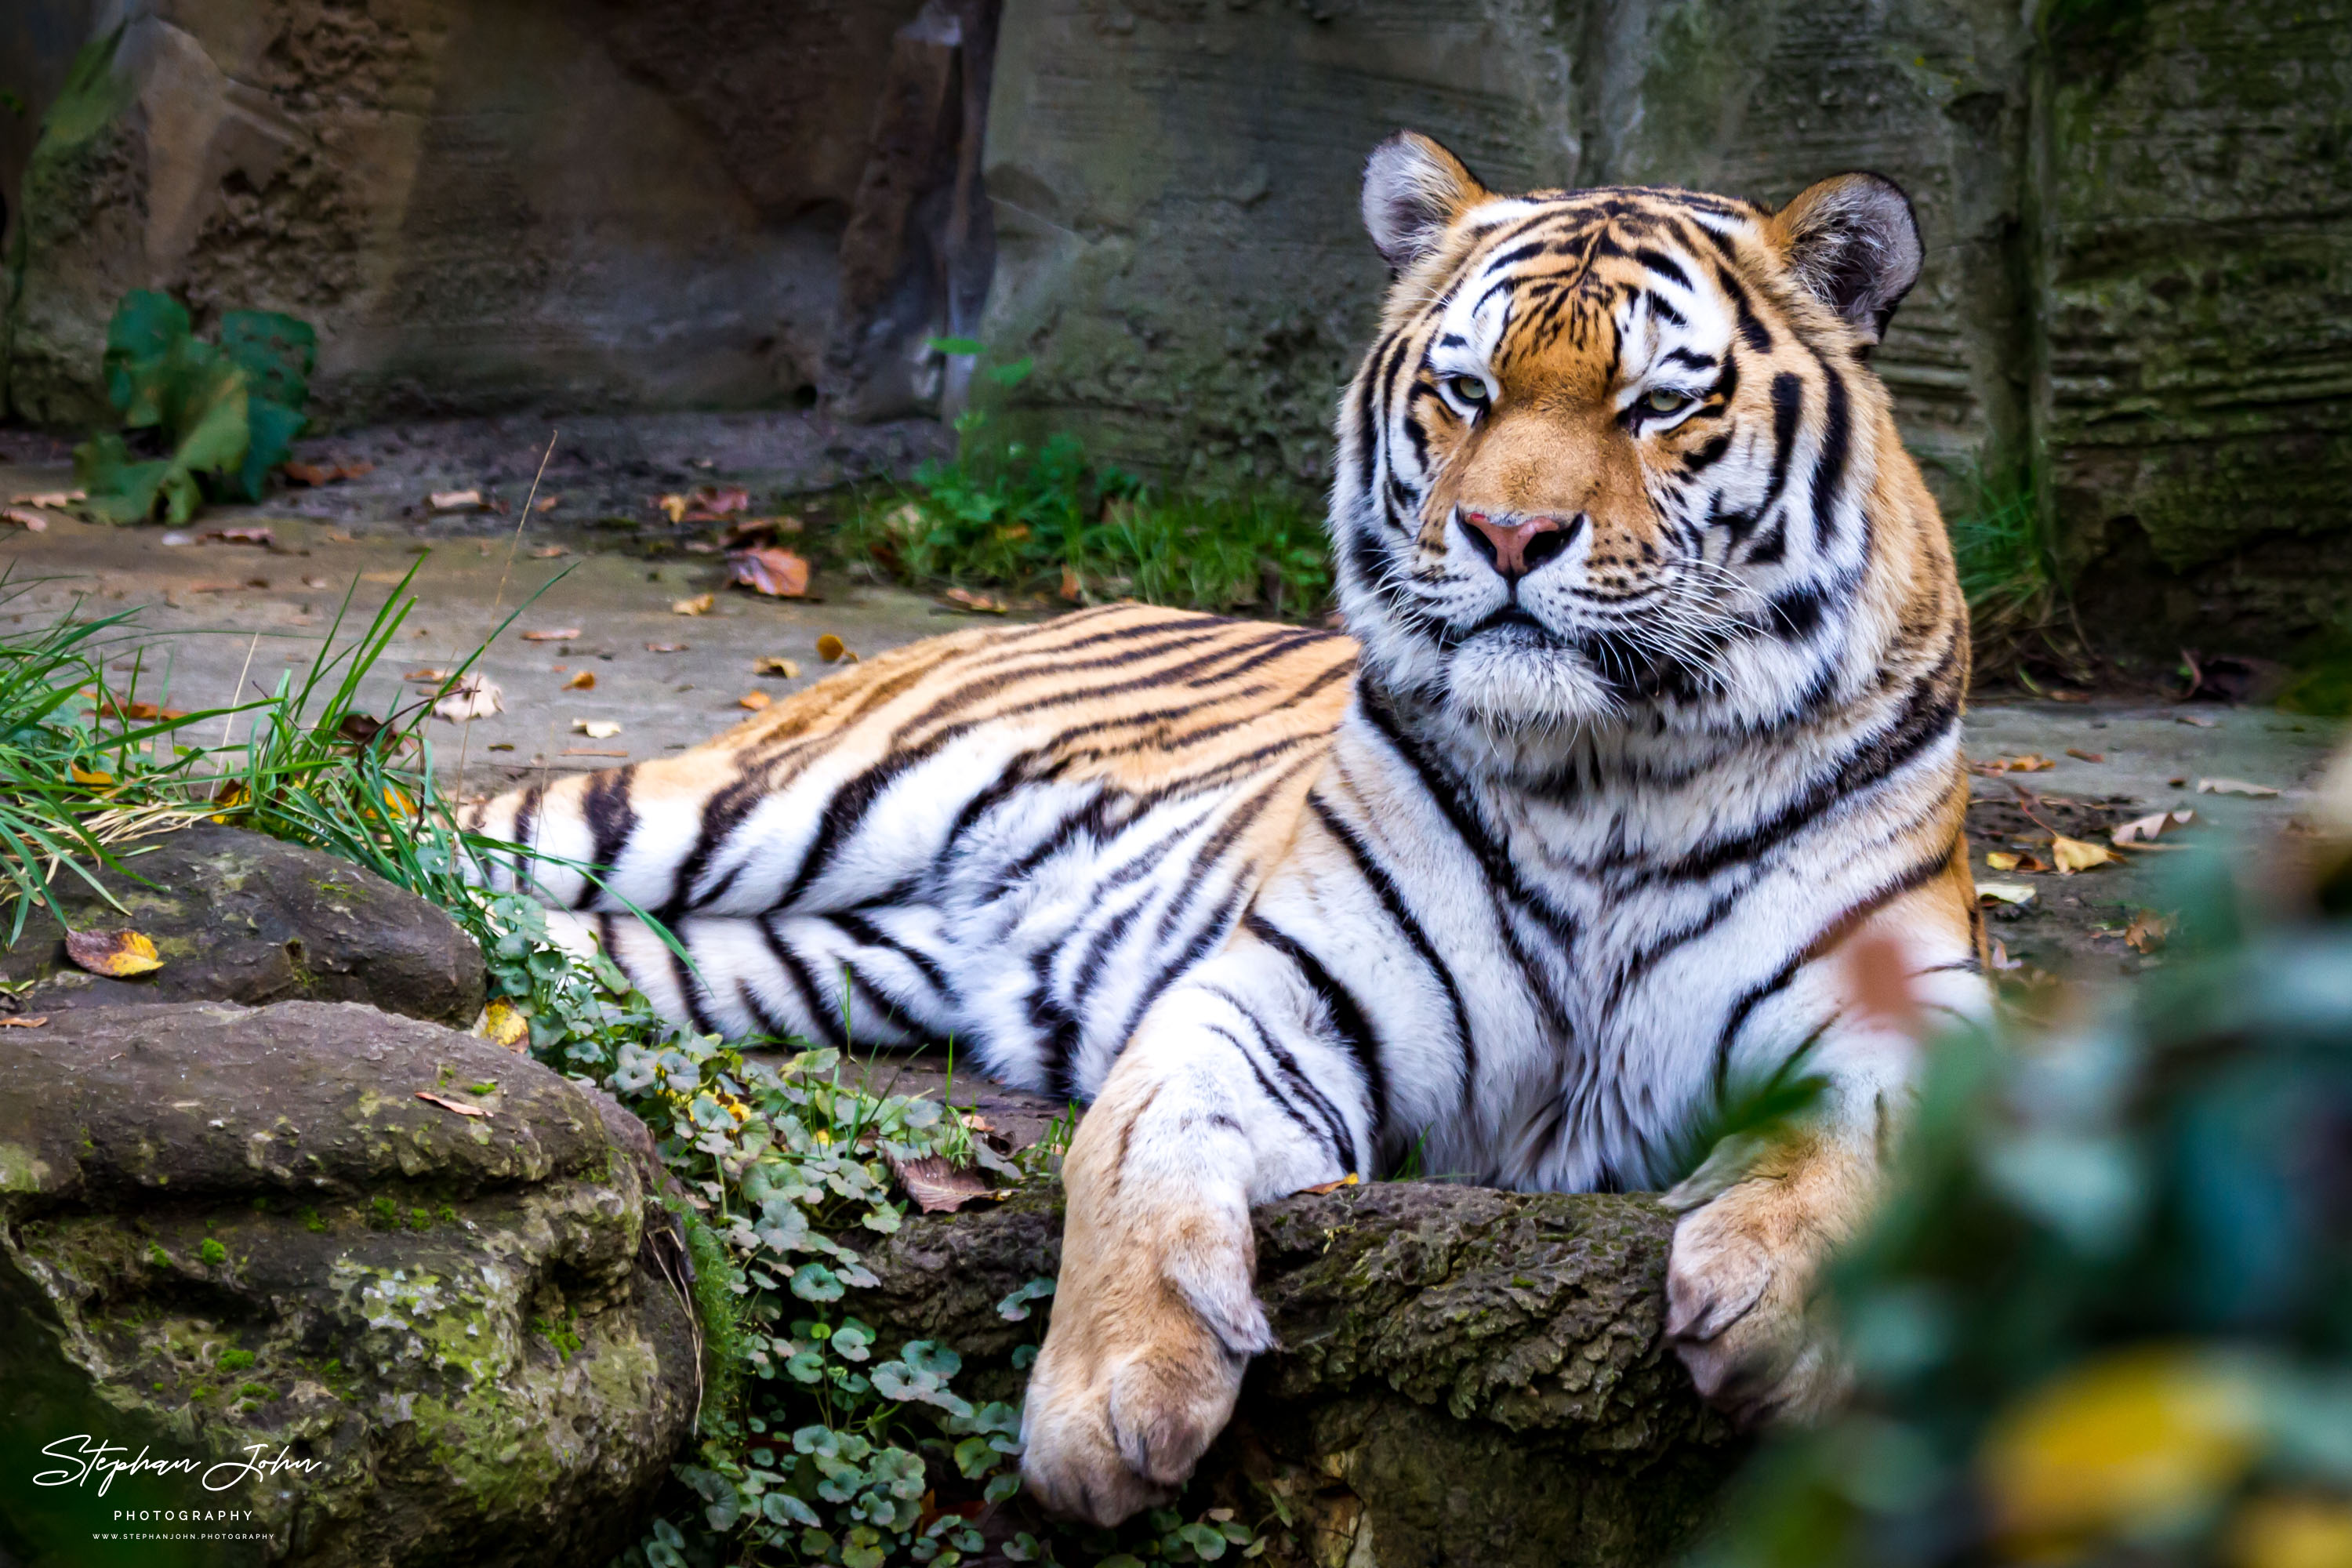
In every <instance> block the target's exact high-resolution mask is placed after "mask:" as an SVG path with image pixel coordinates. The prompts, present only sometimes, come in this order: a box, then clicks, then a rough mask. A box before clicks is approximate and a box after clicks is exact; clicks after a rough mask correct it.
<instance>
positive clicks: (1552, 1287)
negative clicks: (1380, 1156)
mask: <svg viewBox="0 0 2352 1568" xmlns="http://www.w3.org/2000/svg"><path fill="white" fill-rule="evenodd" d="M1255 1219H1256V1230H1257V1261H1258V1291H1259V1295H1260V1296H1261V1298H1262V1299H1263V1300H1265V1306H1266V1310H1267V1313H1268V1315H1269V1317H1270V1318H1271V1319H1272V1321H1273V1324H1274V1328H1275V1331H1276V1334H1277V1335H1278V1336H1279V1338H1280V1340H1281V1342H1282V1348H1281V1349H1279V1350H1277V1351H1276V1352H1273V1353H1271V1354H1268V1355H1265V1356H1263V1357H1261V1358H1259V1360H1258V1361H1257V1362H1256V1363H1255V1365H1254V1366H1253V1367H1252V1368H1251V1370H1250V1373H1249V1378H1248V1381H1247V1383H1246V1384H1244V1388H1243V1391H1242V1400H1241V1405H1240V1408H1239V1411H1238V1413H1237V1414H1236V1415H1235V1417H1234V1424H1233V1426H1232V1427H1231V1428H1230V1429H1229V1430H1228V1431H1227V1433H1226V1435H1225V1436H1223V1437H1222V1438H1221V1439H1219V1441H1218V1442H1217V1444H1216V1446H1215V1447H1213V1448H1212V1449H1211V1450H1210V1452H1209V1455H1208V1457H1207V1458H1205V1459H1204V1460H1203V1461H1202V1468H1201V1471H1200V1475H1199V1478H1198V1479H1197V1480H1196V1483H1195V1492H1194V1494H1193V1495H1194V1497H1195V1499H1196V1500H1202V1501H1207V1500H1223V1501H1225V1502H1228V1503H1230V1504H1232V1505H1233V1506H1234V1507H1236V1509H1237V1510H1239V1511H1240V1513H1241V1515H1242V1517H1244V1518H1246V1519H1251V1520H1255V1519H1259V1518H1261V1517H1263V1516H1265V1514H1266V1513H1267V1511H1268V1506H1267V1499H1268V1498H1269V1497H1271V1498H1273V1499H1275V1500H1276V1507H1277V1508H1278V1509H1279V1510H1283V1511H1284V1512H1285V1513H1286V1515H1287V1517H1289V1518H1290V1519H1291V1520H1292V1521H1294V1524H1293V1527H1292V1529H1291V1530H1290V1531H1288V1532H1287V1533H1288V1536H1289V1540H1290V1542H1291V1544H1290V1545H1289V1546H1277V1547H1276V1549H1275V1550H1274V1551H1273V1552H1270V1553H1269V1555H1268V1556H1267V1558H1266V1561H1268V1562H1269V1563H1297V1564H1300V1565H1301V1568H1304V1565H1307V1564H1313V1565H1314V1568H1406V1565H1412V1568H1424V1565H1438V1564H1444V1565H1446V1568H1457V1565H1458V1568H1564V1565H1570V1564H1576V1565H1587V1564H1589V1565H1591V1568H1638V1565H1640V1564H1644V1563H1657V1562H1661V1561H1664V1559H1666V1558H1667V1557H1668V1556H1670V1555H1671V1554H1672V1552H1674V1550H1675V1548H1676V1547H1677V1546H1678V1545H1680V1544H1682V1543H1684V1542H1686V1541H1687V1540H1688V1539H1689V1538H1690V1536H1691V1534H1692V1532H1693V1531H1694V1530H1695V1529H1696V1527H1697V1525H1698V1524H1699V1523H1700V1521H1702V1520H1703V1519H1704V1518H1705V1516H1706V1510H1707V1508H1708V1506H1709V1503H1710V1500H1711V1499H1712V1498H1713V1496H1714V1495H1715V1492H1716V1489H1717V1487H1718V1486H1719V1485H1720V1483H1721V1482H1722V1480H1723V1479H1724V1478H1725V1476H1727V1474H1728V1473H1729V1471H1730V1469H1731V1468H1732V1467H1733V1466H1734V1465H1735V1464H1736V1463H1737V1462H1738V1458H1739V1457H1740V1456H1741V1454H1742V1453H1743V1451H1744V1447H1745V1446H1744V1445H1743V1444H1742V1443H1741V1442H1740V1441H1739V1440H1738V1439H1737V1438H1736V1437H1735V1436H1734V1435H1733V1434H1732V1432H1731V1431H1730V1429H1729V1427H1728V1426H1727V1425H1726V1423H1725V1422H1724V1421H1723V1420H1722V1419H1721V1418H1720V1417H1718V1416H1717V1415H1714V1414H1713V1413H1711V1412H1709V1411H1708V1410H1707V1409H1706V1407H1705V1406H1704V1405H1701V1404H1700V1402H1699V1400H1698V1398H1697V1395H1696V1394H1695V1393H1694V1392H1693V1391H1692V1388H1691V1384H1690V1379H1689V1376H1688V1375H1687V1374H1686V1373H1685V1372H1684V1371H1683V1369H1682V1367H1681V1365H1680V1364H1679V1363H1677V1362H1676V1361H1675V1357H1674V1355H1673V1353H1672V1352H1671V1351H1670V1350H1668V1349H1667V1347H1666V1346H1665V1343H1664V1332H1663V1328H1664V1276H1665V1260H1666V1251H1667V1247H1668V1244H1669V1242H1670V1241H1671V1239H1672V1237H1673V1233H1674V1220H1673V1217H1672V1216H1671V1215H1668V1214H1667V1213H1666V1212H1665V1211H1664V1209H1663V1208H1661V1207H1660V1206H1659V1205H1657V1204H1656V1203H1655V1202H1654V1200H1652V1199H1649V1198H1645V1197H1640V1196H1606V1195H1591V1194H1585V1195H1570V1194H1517V1193H1502V1192H1496V1191H1493V1190H1490V1189H1486V1188H1477V1187H1460V1186H1453V1185H1447V1184H1436V1183H1420V1182H1412V1183H1386V1184H1376V1185H1372V1186H1366V1187H1356V1188H1343V1189H1340V1190H1339V1191H1337V1192H1332V1193H1328V1194H1308V1195H1302V1196H1298V1197H1294V1198H1289V1199H1286V1200H1285V1201H1283V1202H1281V1203H1277V1204H1273V1205H1268V1206H1266V1207H1265V1208H1263V1209H1260V1210H1259V1211H1258V1212H1257V1214H1256V1216H1255ZM1061 1237H1062V1215H1061V1206H1060V1202H1059V1194H1058V1190H1057V1189H1055V1188H1052V1187H1045V1188H1040V1189H1037V1190H1033V1191H1027V1192H1024V1193H1023V1194H1020V1195H1017V1196H1015V1197H1014V1198H1013V1199H1012V1200H1010V1201H1009V1202H1007V1203H1005V1204H1003V1205H1002V1206H999V1207H995V1208H992V1209H989V1210H986V1211H984V1212H979V1213H967V1214H963V1215H924V1216H921V1217H919V1218H911V1219H909V1220H908V1223H907V1224H906V1225H905V1226H903V1227H902V1228H901V1229H900V1230H899V1232H898V1235H897V1236H895V1237H892V1238H890V1239H889V1240H888V1241H887V1242H885V1243H883V1244H882V1245H881V1246H879V1247H870V1248H868V1249H866V1252H865V1260H866V1264H867V1265H868V1267H870V1268H872V1269H873V1270H874V1273H875V1274H876V1276H877V1279H879V1281H880V1283H879V1285H878V1286H877V1288H876V1289H872V1290H870V1291H866V1292H863V1293H861V1294H858V1295H856V1296H855V1297H853V1298H852V1300H850V1301H849V1302H847V1303H845V1305H847V1307H848V1308H849V1310H853V1311H855V1312H856V1313H857V1314H858V1315H859V1316H860V1317H862V1318H864V1319H866V1321H868V1322H870V1323H872V1324H874V1325H875V1326H876V1327H877V1329H878V1330H879V1331H880V1332H881V1337H882V1342H884V1343H885V1344H896V1343H898V1342H901V1341H902V1340H906V1339H913V1338H923V1339H932V1340H937V1341H940V1342H944V1343H947V1344H950V1345H952V1346H954V1347H955V1348H956V1350H957V1351H958V1352H960V1353H961V1354H962V1355H963V1357H964V1359H965V1366H966V1371H965V1372H964V1373H962V1374H961V1377H960V1379H959V1384H958V1386H959V1388H960V1389H961V1390H963V1391H964V1392H966V1393H967V1394H971V1396H974V1397H983V1396H984V1397H1008V1398H1009V1397H1013V1396H1014V1394H1013V1391H1014V1390H1016V1389H1017V1388H1018V1386H1019V1384H1020V1379H1021V1374H1020V1373H1016V1372H1014V1371H1013V1370H1012V1355H1013V1351H1014V1350H1015V1349H1016V1348H1017V1347H1018V1346H1019V1345H1021V1344H1024V1343H1027V1342H1034V1341H1035V1340H1036V1338H1037V1337H1038V1336H1037V1330H1038V1321H1039V1320H1038V1318H1036V1317H1032V1318H1030V1319H1028V1320H1026V1321H1020V1322H1012V1321H1006V1320H1005V1319H1004V1317H1003V1316H1002V1315H1001V1314H1000V1313H999V1312H998V1310H997V1303H998V1302H999V1301H1001V1300H1003V1299H1004V1298H1005V1297H1006V1296H1008V1295H1010V1294H1011V1293H1013V1291H1014V1290H1016V1289H1019V1288H1020V1287H1021V1286H1022V1285H1024V1284H1026V1283H1027V1282H1029V1281H1030V1280H1032V1279H1037V1278H1040V1277H1045V1276H1051V1275H1053V1274H1054V1273H1055V1272H1056V1270H1057V1269H1058V1268H1059V1266H1060V1262H1061Z"/></svg>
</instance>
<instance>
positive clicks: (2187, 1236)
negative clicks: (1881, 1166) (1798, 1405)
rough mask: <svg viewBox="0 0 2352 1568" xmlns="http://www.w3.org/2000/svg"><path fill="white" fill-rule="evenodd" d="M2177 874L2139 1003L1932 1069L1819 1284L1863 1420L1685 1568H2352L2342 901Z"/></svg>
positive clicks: (1743, 1498)
mask: <svg viewBox="0 0 2352 1568" xmlns="http://www.w3.org/2000/svg"><path fill="white" fill-rule="evenodd" d="M2307 842H2308V841H2306V843H2307ZM2181 859H2182V860H2185V861H2188V862H2189V864H2187V865H2186V866H2183V867H2181V868H2179V871H2178V873H2177V875H2176V878H2175V881H2174V886H2173V888H2172V890H2171V891H2172V897H2171V899H2170V900H2169V901H2170V902H2171V903H2172V904H2174V905H2175V906H2177V907H2178V908H2179V909H2180V910H2181V911H2182V923H2181V929H2180V931H2179V933H2178V934H2177V935H2176V936H2175V938H2174V942H2173V945H2172V948H2171V950H2170V952H2169V953H2168V963H2167V964H2166V965H2165V966H2164V967H2163V968H2160V969H2158V970H2157V971H2155V972H2154V973H2150V974H2148V975H2147V976H2145V977H2144V978H2143V979H2142V980H2141V981H2140V982H2139V983H2138V984H2137V988H2136V989H2135V990H2134V991H2133V992H2131V993H2130V994H2124V995H2116V996H2112V997H2108V998H2106V999H2105V1000H2104V1001H2102V1002H2098V1003H2095V1004H2094V1003H2084V1004H2083V1005H2081V1006H2080V1007H2079V1009H2078V1011H2077V1013H2076V1014H2075V1016H2072V1017H2071V1018H2070V1019H2068V1020H2067V1021H2063V1022H2062V1023H2059V1024H2057V1025H2054V1026H2047V1027H2042V1028H2019V1029H2014V1030H2011V1031H2010V1032H2009V1033H2008V1036H2007V1037H2004V1038H1991V1037H1961V1038H1955V1039H1950V1040H1948V1041H1946V1042H1945V1043H1944V1044H1943V1045H1942V1046H1940V1047H1938V1048H1937V1052H1936V1053H1935V1055H1934V1057H1933V1058H1932V1064H1931V1066H1930V1068H1929V1070H1928V1075H1927V1083H1926V1086H1925V1089H1924V1091H1923V1095H1922V1099H1921V1101H1920V1105H1919V1109H1918V1113H1917V1121H1916V1125H1915V1127H1914V1129H1913V1131H1912V1133H1911V1135H1910V1138H1909V1140H1908V1142H1907V1144H1906V1151H1905V1152H1904V1154H1903V1155H1902V1156H1901V1159H1900V1163H1899V1167H1898V1175H1897V1178H1896V1181H1895V1185H1894V1188H1893V1191H1892V1194H1891V1196H1890V1200H1889V1202H1888V1205H1887V1206H1886V1208H1885V1212H1884V1214H1883V1215H1882V1217H1881V1219H1880V1221H1879V1223H1878V1224H1877V1226H1875V1228H1874V1230H1873V1231H1872V1232H1871V1233H1870V1234H1869V1235H1868V1236H1867V1237H1864V1239H1863V1241H1862V1242H1861V1243H1860V1244H1859V1245H1857V1246H1856V1247H1854V1248H1853V1250H1852V1251H1851V1252H1850V1253H1849V1254H1848V1255H1847V1256H1846V1257H1845V1258H1843V1260H1842V1262H1841V1263H1840V1264H1839V1265H1838V1266H1837V1268H1835V1269H1834V1270H1833V1273H1832V1284H1831V1289H1830V1300H1831V1302H1832V1306H1833V1308H1834V1310H1836V1312H1837V1314H1838V1316H1839V1318H1840V1321H1842V1322H1843V1326H1844V1331H1845V1333H1846V1336H1847V1343H1848V1346H1849V1349H1850V1352H1851V1354H1852V1357H1853V1366H1854V1372H1855V1376H1856V1383H1857V1388H1856V1395H1855V1398H1854V1400H1853V1404H1852V1405H1851V1406H1850V1407H1849V1408H1847V1410H1846V1411H1845V1412H1844V1413H1843V1415H1840V1416H1839V1417H1837V1418H1836V1419H1834V1420H1833V1421H1832V1422H1831V1423H1830V1424H1829V1425H1827V1426H1823V1427H1822V1428H1820V1429H1817V1430H1814V1431H1811V1432H1808V1433H1803V1434H1795V1435H1786V1436H1780V1437H1777V1438H1776V1439H1774V1440H1773V1441H1771V1442H1769V1443H1768V1444H1767V1445H1766V1447H1764V1448H1763V1449H1761V1450H1760V1451H1759V1455H1758V1456H1757V1458H1755V1460H1754V1461H1753V1462H1752V1464H1751V1466H1750V1467H1749V1468H1748V1470H1747V1471H1746V1472H1745V1474H1744V1475H1743V1477H1742V1479H1741V1480H1740V1481H1739V1483H1738V1485H1737V1486H1736V1487H1735V1488H1734V1490H1733V1493H1732V1495H1731V1496H1730V1498H1729V1499H1728V1500H1727V1507H1726V1509H1725V1513H1724V1518H1725V1521H1726V1523H1725V1524H1724V1526H1723V1527H1722V1529H1721V1530H1720V1531H1719V1532H1718V1533H1717V1535H1716V1536H1715V1538H1714V1539H1712V1540H1711V1541H1709V1542H1707V1543H1706V1544H1705V1545H1704V1546H1703V1547H1702V1548H1701V1549H1700V1550H1699V1551H1698V1552H1696V1553H1695V1554H1693V1556H1692V1557H1691V1558H1690V1559H1688V1561H1689V1563H1692V1564H1693V1565H1694V1568H1841V1565H1851V1568H1928V1565H1941V1564H1959V1563H2011V1562H2014V1563H2025V1562H2032V1563H2086V1564H2102V1565H2106V1564H2112V1565H2116V1568H2121V1565H2124V1564H2131V1565H2133V1568H2170V1565H2174V1564H2179V1565H2184V1568H2185V1565H2189V1564H2203V1563H2226V1564H2231V1565H2232V1568H2330V1565H2341V1564H2345V1563H2352V919H2347V918H2346V915H2347V908H2346V906H2347V904H2352V897H2347V893H2352V882H2347V880H2346V879H2342V878H2340V877H2339V879H2337V880H2336V882H2335V883H2333V884H2330V883H2326V882H2323V883H2322V885H2321V888H2320V896H2319V897H2318V898H2317V899H2315V900H2308V901H2300V902H2297V901H2289V902H2288V903H2287V904H2286V905H2284V907H2282V906H2281V905H2279V904H2277V903H2265V902H2264V901H2263V900H2262V899H2258V898H2257V897H2255V896H2253V895H2251V894H2249V893H2248V892H2247V891H2245V890H2244V889H2243V888H2242V886H2241V885H2240V881H2239V879H2238V878H2237V876H2236V875H2235V868H2234V867H2233V865H2232V863H2231V861H2230V860H2229V859H2227V858H2224V857H2223V856H2221V855H2220V854H2213V855H2210V856H2209V855H2203V854H2200V855H2199V856H2197V857H2194V858H2192V857H2189V856H2187V855H2184V856H2182V857H2181ZM2244 859H2246V858H2245V857H2241V861H2243V860H2244ZM2272 869H2273V873H2274V874H2273V875H2272V876H2271V878H2270V882H2271V885H2272V887H2273V892H2272V893H2271V894H2270V895H2268V897H2270V898H2272V899H2277V898H2278V897H2279V895H2278V894H2277V893H2276V892H2275V888H2276V887H2277V886H2279V885H2281V884H2284V883H2288V882H2292V881H2293V880H2294V877H2293V876H2291V875H2289V874H2287V873H2285V872H2283V871H2278V870H2277V868H2276V866H2275V865H2274V866H2273V868H2272ZM2331 910H2332V911H2333V912H2332V913H2331V912H2326V911H2331ZM2077 1000H2078V1002H2079V1001H2080V1000H2081V999H2077Z"/></svg>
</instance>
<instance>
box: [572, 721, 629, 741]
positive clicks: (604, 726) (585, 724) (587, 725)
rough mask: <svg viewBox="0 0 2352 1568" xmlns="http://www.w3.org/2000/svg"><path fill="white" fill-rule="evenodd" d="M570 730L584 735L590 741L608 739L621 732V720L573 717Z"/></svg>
mask: <svg viewBox="0 0 2352 1568" xmlns="http://www.w3.org/2000/svg"><path fill="white" fill-rule="evenodd" d="M620 732H621V721H619V720H617V719H574V720H573V721H572V733H573V734H575V735H585V736H587V737H588V738H589V739H590V740H592V741H609V740H611V739H612V738H613V737H614V736H615V735H617V734H619V733H620Z"/></svg>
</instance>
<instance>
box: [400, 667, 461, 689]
mask: <svg viewBox="0 0 2352 1568" xmlns="http://www.w3.org/2000/svg"><path fill="white" fill-rule="evenodd" d="M400 679H403V680H413V681H415V682H416V683H417V684H418V685H419V686H438V685H440V684H441V683H442V682H443V681H445V680H446V679H449V672H448V671H447V670H446V669H412V670H410V671H409V672H408V673H407V674H406V675H404V676H402V677H401V678H400Z"/></svg>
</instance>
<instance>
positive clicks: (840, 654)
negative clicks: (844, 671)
mask: <svg viewBox="0 0 2352 1568" xmlns="http://www.w3.org/2000/svg"><path fill="white" fill-rule="evenodd" d="M816 656H817V658H821V659H823V660H824V662H825V663H827V664H839V663H840V662H841V661H842V660H843V659H847V660H848V661H849V662H850V663H852V664H856V662H857V656H856V654H854V653H852V652H850V651H849V645H848V644H847V643H845V642H843V641H842V640H841V639H840V638H839V637H835V636H834V635H833V634H832V633H831V632H827V633H825V634H824V636H823V637H819V638H817V639H816Z"/></svg>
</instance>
